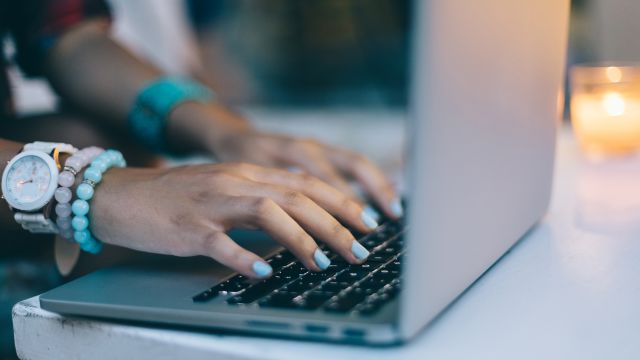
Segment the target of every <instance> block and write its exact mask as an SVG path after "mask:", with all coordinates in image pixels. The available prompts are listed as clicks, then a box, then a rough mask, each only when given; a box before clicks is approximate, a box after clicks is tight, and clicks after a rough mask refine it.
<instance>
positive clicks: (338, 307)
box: [324, 289, 367, 312]
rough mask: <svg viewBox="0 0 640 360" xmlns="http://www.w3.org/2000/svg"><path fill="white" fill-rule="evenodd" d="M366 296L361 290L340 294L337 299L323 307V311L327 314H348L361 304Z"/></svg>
mask: <svg viewBox="0 0 640 360" xmlns="http://www.w3.org/2000/svg"><path fill="white" fill-rule="evenodd" d="M366 296H367V294H365V292H364V291H362V289H354V290H352V291H348V292H347V293H346V294H344V295H342V294H341V295H340V296H339V297H338V298H337V299H335V300H333V301H331V302H329V303H328V304H327V305H325V306H324V309H325V310H326V311H329V312H348V311H350V310H351V309H353V308H354V307H355V306H356V305H358V304H359V303H361V302H362V301H363V300H364V299H365V297H366Z"/></svg>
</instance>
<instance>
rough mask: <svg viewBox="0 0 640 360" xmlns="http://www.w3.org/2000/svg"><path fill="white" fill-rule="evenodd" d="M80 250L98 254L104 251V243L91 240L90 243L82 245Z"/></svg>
mask: <svg viewBox="0 0 640 360" xmlns="http://www.w3.org/2000/svg"><path fill="white" fill-rule="evenodd" d="M80 248H81V249H82V250H84V251H86V252H88V253H91V254H97V253H99V252H100V251H101V250H102V243H101V242H99V241H98V240H96V239H94V238H91V240H90V241H88V242H86V243H83V244H80Z"/></svg>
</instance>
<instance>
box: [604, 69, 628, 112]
mask: <svg viewBox="0 0 640 360" xmlns="http://www.w3.org/2000/svg"><path fill="white" fill-rule="evenodd" d="M616 69H617V68H616ZM602 105H603V106H604V108H605V110H606V111H607V113H608V114H609V115H610V116H620V115H622V114H624V108H625V104H624V99H623V98H622V96H620V94H618V93H615V92H610V93H607V94H606V95H605V96H604V98H603V100H602Z"/></svg>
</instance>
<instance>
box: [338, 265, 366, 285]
mask: <svg viewBox="0 0 640 360" xmlns="http://www.w3.org/2000/svg"><path fill="white" fill-rule="evenodd" d="M368 274H369V272H368V271H366V270H364V269H359V268H357V267H350V268H349V269H347V270H345V271H343V272H341V273H340V274H338V275H337V276H336V278H335V281H336V282H346V283H350V284H353V283H354V282H356V281H358V280H360V279H362V278H363V277H365V276H367V275H368Z"/></svg>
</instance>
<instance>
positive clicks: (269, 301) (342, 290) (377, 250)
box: [193, 221, 405, 316]
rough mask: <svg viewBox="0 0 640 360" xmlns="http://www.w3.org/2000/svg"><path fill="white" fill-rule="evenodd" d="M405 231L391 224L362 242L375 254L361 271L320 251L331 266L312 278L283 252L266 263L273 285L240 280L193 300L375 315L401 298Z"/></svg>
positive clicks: (208, 291) (220, 286)
mask: <svg viewBox="0 0 640 360" xmlns="http://www.w3.org/2000/svg"><path fill="white" fill-rule="evenodd" d="M404 230H405V228H404V224H403V223H402V221H389V222H386V223H384V224H382V225H381V226H380V227H378V229H376V231H375V232H373V233H371V234H366V235H364V236H362V237H360V238H359V241H360V242H361V243H362V245H364V246H365V247H366V248H367V249H369V251H370V252H371V255H370V256H369V258H368V259H367V261H366V262H365V263H363V264H361V265H351V264H349V263H347V262H346V261H344V259H342V257H340V256H339V255H337V254H334V253H332V252H330V251H329V250H326V247H324V246H321V249H323V251H324V252H325V254H326V255H327V256H328V257H329V258H330V259H331V265H329V267H328V268H327V269H326V270H324V271H322V272H312V271H309V270H307V268H305V267H304V265H302V263H300V262H299V261H298V260H296V258H295V257H294V256H293V255H292V254H291V253H290V252H289V251H286V250H284V251H282V252H280V253H278V254H276V255H274V256H272V257H271V258H269V259H268V260H267V262H268V263H269V264H270V265H271V267H272V268H273V275H272V276H271V277H270V278H269V279H265V280H262V281H257V282H256V281H255V280H249V279H247V278H246V277H244V276H242V275H236V276H233V277H231V278H230V279H228V280H226V281H223V282H221V283H220V284H218V285H215V286H213V287H211V288H210V289H207V290H205V291H203V292H201V293H200V294H197V295H195V296H194V297H193V301H194V302H197V303H202V302H207V301H211V300H213V299H214V298H217V297H220V296H223V297H225V301H226V302H227V303H228V304H230V305H237V306H245V305H257V306H259V307H265V308H280V309H300V310H317V309H321V310H323V311H326V312H332V313H350V312H355V313H358V314H360V315H364V316H367V315H372V314H375V313H376V312H377V311H378V310H379V309H380V308H381V307H382V306H383V305H384V304H386V303H387V302H389V301H390V300H392V299H393V298H395V297H396V296H397V295H398V293H399V292H400V282H401V276H400V275H401V272H400V270H401V267H402V260H403V257H404V255H403V254H404V248H403V245H404V244H403V234H404Z"/></svg>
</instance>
